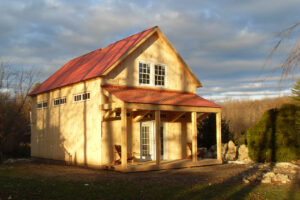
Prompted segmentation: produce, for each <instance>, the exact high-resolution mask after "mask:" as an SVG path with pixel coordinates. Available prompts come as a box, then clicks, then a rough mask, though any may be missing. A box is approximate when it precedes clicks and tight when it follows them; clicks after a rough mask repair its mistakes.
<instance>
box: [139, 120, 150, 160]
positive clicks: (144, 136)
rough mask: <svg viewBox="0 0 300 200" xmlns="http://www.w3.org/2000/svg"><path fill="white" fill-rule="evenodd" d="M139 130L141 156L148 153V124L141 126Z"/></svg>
mask: <svg viewBox="0 0 300 200" xmlns="http://www.w3.org/2000/svg"><path fill="white" fill-rule="evenodd" d="M141 128H142V131H141V143H142V144H141V145H142V156H149V155H150V128H149V126H142V127H141Z"/></svg>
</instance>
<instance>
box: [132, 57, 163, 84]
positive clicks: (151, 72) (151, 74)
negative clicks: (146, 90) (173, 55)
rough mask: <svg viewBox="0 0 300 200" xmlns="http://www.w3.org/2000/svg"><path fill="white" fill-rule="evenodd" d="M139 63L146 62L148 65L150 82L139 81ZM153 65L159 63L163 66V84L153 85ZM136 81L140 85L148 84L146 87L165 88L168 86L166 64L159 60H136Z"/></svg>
mask: <svg viewBox="0 0 300 200" xmlns="http://www.w3.org/2000/svg"><path fill="white" fill-rule="evenodd" d="M140 63H143V64H148V65H149V66H150V83H149V84H145V83H140V68H139V66H140ZM155 65H161V66H164V67H165V85H155ZM137 82H138V85H140V86H148V87H157V88H167V86H168V65H167V64H164V63H159V62H149V61H144V60H138V61H137Z"/></svg>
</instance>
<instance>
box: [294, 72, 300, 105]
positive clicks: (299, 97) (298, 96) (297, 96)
mask: <svg viewBox="0 0 300 200" xmlns="http://www.w3.org/2000/svg"><path fill="white" fill-rule="evenodd" d="M292 94H293V96H292V98H293V99H294V100H296V101H297V102H299V103H300V78H298V81H297V83H295V85H294V87H293V89H292Z"/></svg>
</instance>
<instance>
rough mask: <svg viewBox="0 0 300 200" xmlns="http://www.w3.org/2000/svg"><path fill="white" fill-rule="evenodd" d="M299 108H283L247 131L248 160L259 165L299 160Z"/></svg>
mask: <svg viewBox="0 0 300 200" xmlns="http://www.w3.org/2000/svg"><path fill="white" fill-rule="evenodd" d="M299 118H300V107H299V106H296V105H293V104H284V105H283V106H282V107H281V108H279V109H271V110H268V111H267V112H265V113H264V114H263V116H262V117H261V119H260V120H259V121H258V122H257V123H256V124H255V125H254V126H253V127H252V128H250V129H249V130H248V132H247V142H248V147H249V156H250V158H251V159H252V160H254V161H257V162H288V161H291V160H297V159H300V131H299V124H298V123H299Z"/></svg>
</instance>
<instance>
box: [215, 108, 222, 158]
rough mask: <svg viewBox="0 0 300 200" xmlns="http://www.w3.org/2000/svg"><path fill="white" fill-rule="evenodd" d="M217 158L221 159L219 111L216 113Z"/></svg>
mask: <svg viewBox="0 0 300 200" xmlns="http://www.w3.org/2000/svg"><path fill="white" fill-rule="evenodd" d="M216 132H217V133H216V134H217V137H216V138H217V159H218V160H222V137H221V112H217V113H216Z"/></svg>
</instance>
